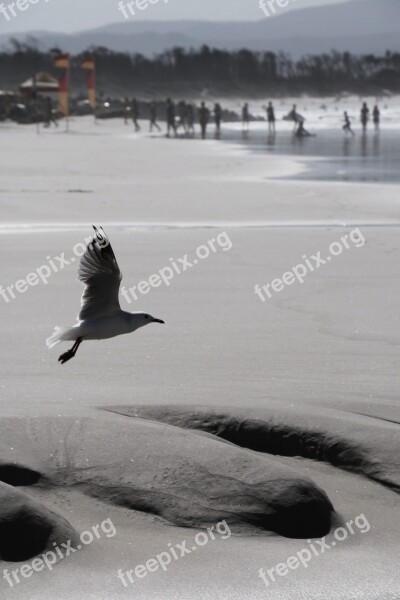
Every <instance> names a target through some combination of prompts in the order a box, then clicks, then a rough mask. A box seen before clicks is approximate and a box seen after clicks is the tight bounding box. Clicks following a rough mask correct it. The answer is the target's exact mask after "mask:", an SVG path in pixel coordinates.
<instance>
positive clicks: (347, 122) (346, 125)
mask: <svg viewBox="0 0 400 600" xmlns="http://www.w3.org/2000/svg"><path fill="white" fill-rule="evenodd" d="M343 131H344V132H345V133H351V135H355V133H354V131H353V130H352V128H351V121H350V117H349V115H348V114H347V112H345V113H344V125H343Z"/></svg>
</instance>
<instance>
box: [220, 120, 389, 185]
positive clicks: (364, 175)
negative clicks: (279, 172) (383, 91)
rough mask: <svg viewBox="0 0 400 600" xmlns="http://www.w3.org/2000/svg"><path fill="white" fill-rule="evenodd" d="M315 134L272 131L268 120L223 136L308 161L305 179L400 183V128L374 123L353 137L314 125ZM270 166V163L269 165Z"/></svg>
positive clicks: (259, 149)
mask: <svg viewBox="0 0 400 600" xmlns="http://www.w3.org/2000/svg"><path fill="white" fill-rule="evenodd" d="M306 128H307V129H308V130H309V131H310V132H311V133H315V134H316V135H315V137H309V138H303V139H298V138H297V137H295V136H294V135H293V132H292V131H288V129H287V125H286V124H285V130H279V123H278V124H277V132H276V134H275V135H274V134H269V133H268V131H267V124H263V125H262V126H261V127H260V124H259V123H253V124H252V125H251V128H250V132H249V133H248V134H242V132H241V131H240V130H238V129H237V128H226V129H224V131H223V133H222V136H221V139H222V140H225V141H229V142H235V143H238V144H243V145H245V146H247V147H249V148H251V150H253V151H254V152H257V153H263V154H265V155H266V156H267V155H270V154H273V155H286V156H291V157H295V158H297V159H299V160H300V161H301V162H303V163H304V164H305V167H306V168H305V169H304V171H303V172H302V173H300V174H298V175H296V176H295V177H293V179H297V180H298V179H301V180H319V181H346V182H351V181H354V182H364V183H400V131H399V130H396V129H393V130H390V129H388V128H385V129H382V130H380V131H375V130H374V128H373V127H372V126H371V127H370V129H369V130H368V131H367V132H366V133H365V134H364V133H363V132H362V131H360V130H357V131H356V135H355V136H354V137H352V136H351V135H349V134H347V135H346V134H345V133H344V132H343V131H342V130H341V129H339V130H337V131H336V130H332V129H326V130H324V129H313V127H312V125H308V124H307V123H306ZM266 166H267V165H266Z"/></svg>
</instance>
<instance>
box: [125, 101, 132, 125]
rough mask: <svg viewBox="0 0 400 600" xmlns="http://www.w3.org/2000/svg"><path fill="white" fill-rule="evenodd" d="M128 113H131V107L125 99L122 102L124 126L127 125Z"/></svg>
mask: <svg viewBox="0 0 400 600" xmlns="http://www.w3.org/2000/svg"><path fill="white" fill-rule="evenodd" d="M130 112H131V107H130V106H129V98H127V97H126V98H125V100H124V123H125V125H128V121H129V113H130Z"/></svg>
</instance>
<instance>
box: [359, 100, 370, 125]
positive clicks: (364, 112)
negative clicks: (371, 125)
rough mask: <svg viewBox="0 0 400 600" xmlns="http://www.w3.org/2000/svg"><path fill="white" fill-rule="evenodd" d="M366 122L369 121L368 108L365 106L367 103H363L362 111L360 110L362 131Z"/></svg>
mask: <svg viewBox="0 0 400 600" xmlns="http://www.w3.org/2000/svg"><path fill="white" fill-rule="evenodd" d="M368 121H369V108H368V106H367V103H366V102H364V104H363V106H362V109H361V123H362V126H363V129H364V131H365V130H366V129H367V126H368Z"/></svg>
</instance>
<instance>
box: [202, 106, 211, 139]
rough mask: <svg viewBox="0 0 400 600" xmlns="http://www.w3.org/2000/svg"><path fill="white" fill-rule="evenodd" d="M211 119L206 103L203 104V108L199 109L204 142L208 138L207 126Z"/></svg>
mask: <svg viewBox="0 0 400 600" xmlns="http://www.w3.org/2000/svg"><path fill="white" fill-rule="evenodd" d="M209 118H210V111H209V110H208V108H207V106H206V105H205V102H202V103H201V106H200V108H199V123H200V128H201V137H202V138H203V140H205V139H206V137H207V125H208V121H209Z"/></svg>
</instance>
